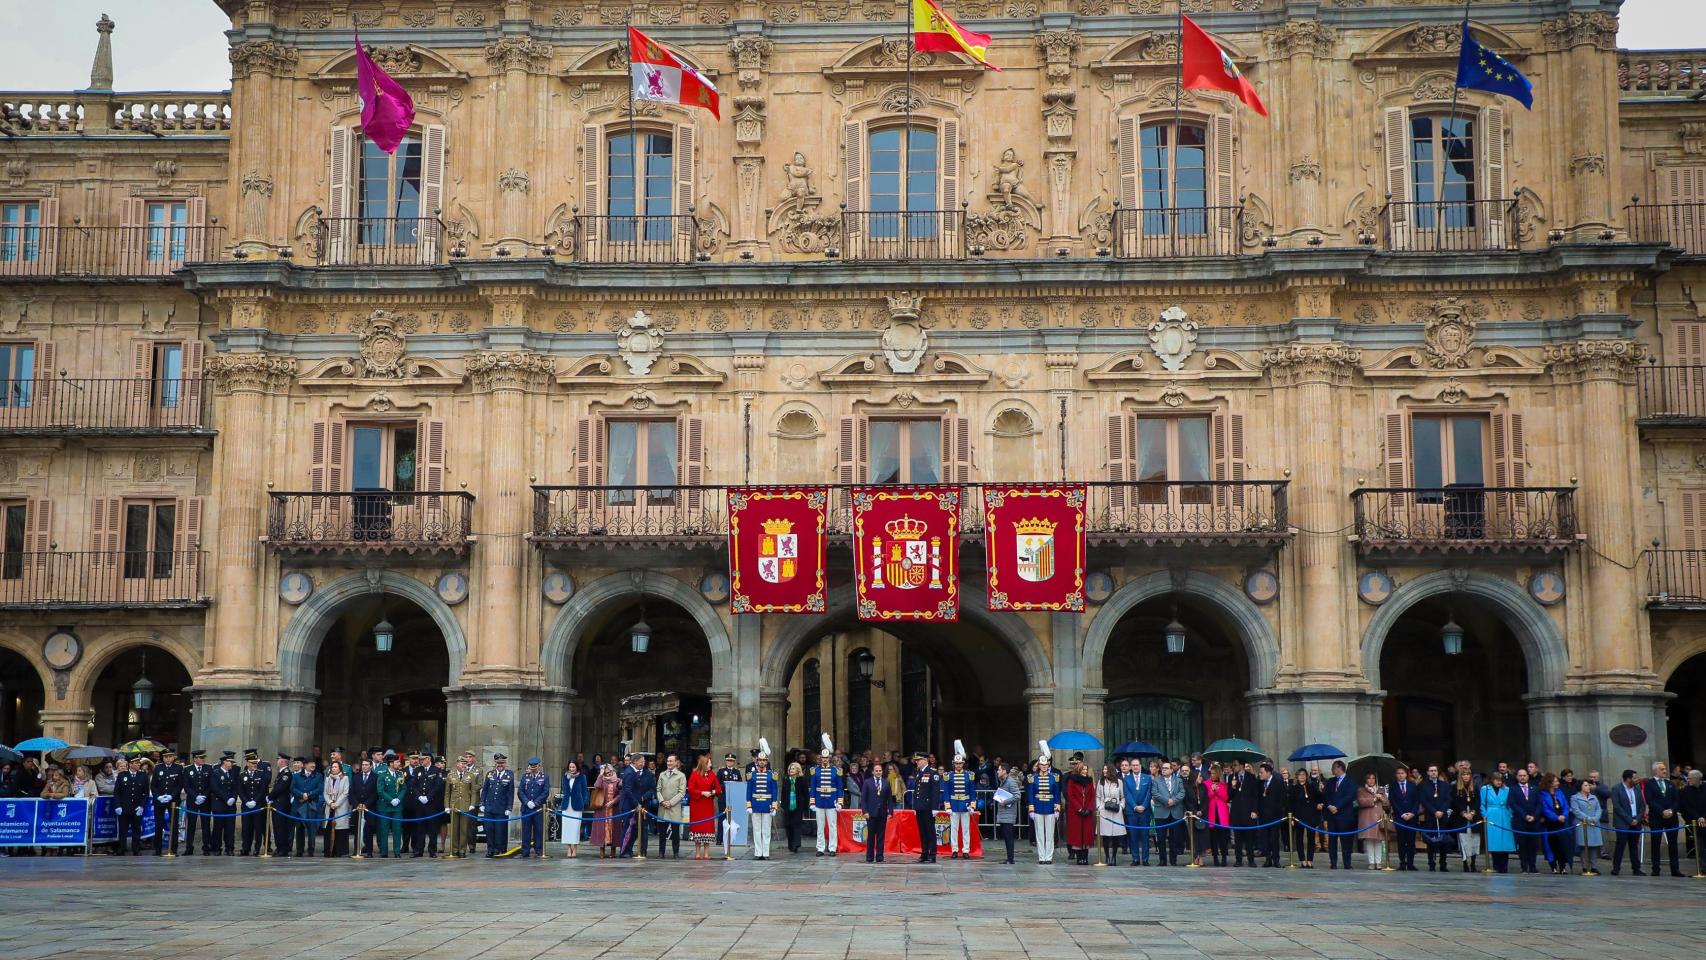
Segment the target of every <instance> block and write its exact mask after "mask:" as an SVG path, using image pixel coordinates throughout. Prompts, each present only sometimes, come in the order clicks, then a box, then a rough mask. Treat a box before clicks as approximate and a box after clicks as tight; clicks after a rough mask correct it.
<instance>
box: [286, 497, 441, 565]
mask: <svg viewBox="0 0 1706 960" xmlns="http://www.w3.org/2000/svg"><path fill="white" fill-rule="evenodd" d="M267 496H268V497H269V498H270V500H271V503H270V505H269V508H268V511H267V543H268V545H270V546H271V547H272V548H273V549H274V550H278V551H280V552H283V553H336V554H368V553H399V554H433V555H437V554H465V553H467V552H468V547H469V546H470V545H471V544H472V543H473V539H474V538H473V529H474V528H473V520H474V495H473V494H471V493H467V492H462V491H457V492H439V491H434V492H430V493H420V492H413V493H393V492H390V491H386V490H355V491H340V492H337V493H315V492H295V493H291V492H287V493H269V494H267Z"/></svg>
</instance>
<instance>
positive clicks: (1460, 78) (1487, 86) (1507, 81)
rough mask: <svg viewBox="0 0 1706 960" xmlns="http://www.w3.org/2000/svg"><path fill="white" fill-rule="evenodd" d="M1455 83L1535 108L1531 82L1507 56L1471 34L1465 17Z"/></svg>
mask: <svg viewBox="0 0 1706 960" xmlns="http://www.w3.org/2000/svg"><path fill="white" fill-rule="evenodd" d="M1457 85H1458V86H1459V87H1462V88H1463V89H1465V90H1485V91H1487V92H1488V93H1502V94H1504V95H1505V96H1507V97H1510V98H1511V99H1512V100H1515V101H1517V102H1518V103H1520V104H1522V105H1523V106H1525V107H1527V108H1528V109H1530V110H1533V109H1534V84H1532V83H1530V82H1529V81H1528V78H1527V77H1525V76H1523V75H1522V71H1520V70H1518V69H1517V68H1516V67H1514V66H1512V65H1511V62H1510V61H1509V60H1506V59H1505V58H1504V57H1501V56H1499V55H1498V54H1497V53H1495V52H1494V51H1492V50H1491V49H1489V48H1487V47H1484V46H1482V45H1481V44H1480V42H1479V41H1477V40H1476V39H1475V38H1474V37H1471V36H1470V35H1469V21H1468V20H1465V21H1463V49H1462V52H1460V53H1458V55H1457Z"/></svg>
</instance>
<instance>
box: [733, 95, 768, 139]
mask: <svg viewBox="0 0 1706 960" xmlns="http://www.w3.org/2000/svg"><path fill="white" fill-rule="evenodd" d="M734 124H735V142H736V143H738V144H740V145H741V146H743V147H753V146H757V145H758V144H759V143H761V142H763V140H764V98H763V97H752V96H739V97H735V114H734Z"/></svg>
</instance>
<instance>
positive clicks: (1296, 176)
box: [1291, 153, 1321, 183]
mask: <svg viewBox="0 0 1706 960" xmlns="http://www.w3.org/2000/svg"><path fill="white" fill-rule="evenodd" d="M1304 180H1313V181H1315V182H1316V183H1320V182H1321V164H1319V163H1317V162H1315V158H1314V157H1313V156H1311V155H1310V154H1307V153H1306V154H1304V155H1303V156H1302V157H1300V158H1298V160H1297V162H1296V163H1293V164H1292V165H1291V182H1292V183H1301V182H1302V181H1304Z"/></svg>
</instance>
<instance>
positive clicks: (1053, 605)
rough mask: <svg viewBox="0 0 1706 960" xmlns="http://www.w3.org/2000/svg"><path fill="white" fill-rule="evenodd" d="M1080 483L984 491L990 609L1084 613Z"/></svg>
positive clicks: (987, 488) (1083, 490)
mask: <svg viewBox="0 0 1706 960" xmlns="http://www.w3.org/2000/svg"><path fill="white" fill-rule="evenodd" d="M1086 495H1087V488H1086V487H1085V485H1084V484H1081V483H1062V484H1026V485H1011V486H994V485H990V486H985V487H984V488H983V517H984V520H983V524H984V526H983V535H984V541H985V549H986V551H987V554H988V557H989V609H991V610H1075V611H1076V610H1083V609H1084V500H1085V497H1086Z"/></svg>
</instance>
